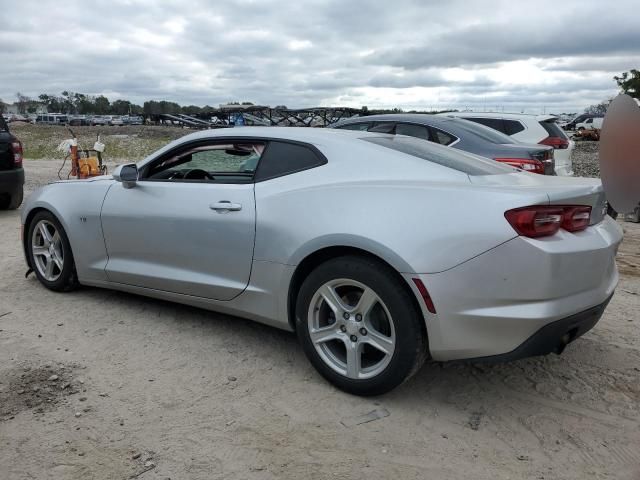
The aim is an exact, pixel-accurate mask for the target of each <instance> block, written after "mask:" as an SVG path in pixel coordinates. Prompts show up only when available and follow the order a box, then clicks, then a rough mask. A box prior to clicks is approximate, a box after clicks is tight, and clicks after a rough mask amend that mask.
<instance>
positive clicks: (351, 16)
mask: <svg viewBox="0 0 640 480" xmlns="http://www.w3.org/2000/svg"><path fill="white" fill-rule="evenodd" d="M0 12H2V26H1V27H0V98H2V99H3V100H4V101H5V102H7V101H8V102H13V101H15V93H16V92H17V91H20V92H22V93H23V94H27V95H36V94H38V93H42V92H47V93H56V94H59V93H60V92H61V91H62V90H72V91H77V92H83V93H90V94H104V95H106V96H108V97H109V98H110V99H111V100H115V99H117V98H126V99H131V100H133V101H136V102H139V103H142V102H143V101H144V100H148V99H167V100H173V101H176V102H179V103H181V104H196V105H205V104H209V105H213V106H217V105H218V104H220V103H226V102H228V101H234V100H238V101H252V102H254V103H259V104H264V105H271V106H275V105H287V106H289V107H311V106H339V105H340V106H353V107H360V106H362V105H367V106H369V108H372V107H382V106H385V107H396V106H397V107H401V108H421V109H428V108H445V107H446V108H451V107H453V108H465V107H469V108H475V109H483V108H487V109H496V108H498V109H503V108H504V110H505V111H521V110H523V109H525V110H526V111H530V112H537V111H542V109H544V108H545V107H546V111H547V112H549V111H552V112H556V113H559V112H562V111H572V112H574V111H578V110H582V109H583V108H584V107H585V106H587V105H589V104H592V103H597V102H599V101H601V100H603V99H605V98H607V97H609V96H612V95H614V94H615V93H616V90H617V89H616V85H615V82H614V81H613V79H612V77H613V75H614V74H619V73H621V72H622V71H626V70H629V69H630V68H640V24H639V23H638V13H637V1H632V0H615V1H608V2H604V1H595V0H593V1H589V0H578V1H574V0H562V1H558V0H554V1H529V2H524V3H523V2H515V1H501V0H487V1H480V0H478V1H473V2H472V1H470V0H467V1H456V0H423V1H419V0H414V1H412V0H393V1H366V2H365V1H354V0H324V1H320V0H318V1H315V0H312V1H307V0H305V1H302V0H299V1H293V0H260V1H258V0H255V1H252V0H225V1H217V2H216V1H198V0H188V1H177V0H176V1H159V0H158V1H153V0H140V1H136V0H131V1H128V0H108V1H95V2H89V1H82V0H77V1H76V0H65V1H28V0H22V1H17V0H0Z"/></svg>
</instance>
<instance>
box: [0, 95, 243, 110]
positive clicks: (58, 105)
mask: <svg viewBox="0 0 640 480" xmlns="http://www.w3.org/2000/svg"><path fill="white" fill-rule="evenodd" d="M15 103H16V106H17V108H18V113H20V114H23V115H26V114H29V113H37V111H38V109H39V107H45V108H46V109H47V112H49V113H65V114H76V115H142V114H145V115H160V114H163V113H167V114H173V115H175V114H177V113H183V114H186V115H199V114H207V113H212V112H214V111H215V110H216V109H215V108H214V107H211V106H209V105H206V106H204V107H200V106H198V105H184V106H183V105H180V104H178V103H176V102H168V101H166V100H159V101H157V100H148V101H146V102H144V104H143V105H137V104H135V103H132V102H130V101H129V100H114V101H113V102H111V101H110V100H109V99H108V98H107V97H105V96H104V95H87V94H84V93H77V92H70V91H66V90H65V91H64V92H62V93H61V94H60V95H55V94H49V93H42V94H40V95H38V96H37V97H29V96H27V95H23V94H22V93H20V92H18V93H16V102H15ZM232 104H237V105H240V104H242V105H253V103H251V102H242V103H240V102H232ZM3 107H4V108H3ZM5 110H6V104H5V103H4V102H3V101H2V100H0V113H2V112H4V111H5Z"/></svg>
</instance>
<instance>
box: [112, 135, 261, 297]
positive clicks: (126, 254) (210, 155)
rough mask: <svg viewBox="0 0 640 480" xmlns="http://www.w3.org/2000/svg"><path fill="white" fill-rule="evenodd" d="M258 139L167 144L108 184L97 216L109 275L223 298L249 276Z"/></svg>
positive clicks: (118, 280) (242, 285) (117, 279)
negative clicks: (124, 178)
mask: <svg viewBox="0 0 640 480" xmlns="http://www.w3.org/2000/svg"><path fill="white" fill-rule="evenodd" d="M264 146H265V144H264V142H255V143H252V142H251V141H242V142H240V143H238V142H237V141H235V140H232V141H230V140H227V141H216V142H208V143H206V142H205V144H204V145H203V144H202V142H201V143H199V144H197V145H187V146H184V147H181V148H179V149H178V150H177V151H172V152H169V153H168V154H166V155H164V156H162V157H161V158H159V159H157V160H156V161H154V162H152V163H151V164H149V165H145V167H143V168H142V169H141V170H140V172H139V179H138V181H137V182H136V184H135V186H134V187H133V188H124V184H123V183H116V184H114V185H113V186H112V187H111V188H110V190H109V192H108V193H107V196H106V198H105V200H104V204H103V207H102V213H101V220H102V228H103V234H104V240H105V246H106V249H107V253H108V257H109V258H108V262H107V265H106V268H105V271H106V275H107V277H108V279H109V280H110V281H112V282H116V283H121V284H126V285H134V286H138V287H145V288H150V289H155V290H163V291H168V292H174V293H180V294H185V295H194V296H197V297H204V298H211V299H216V300H230V299H232V298H234V297H235V296H237V295H238V294H240V293H241V292H242V291H243V290H244V289H245V288H246V286H247V284H248V283H249V276H250V273H251V264H252V260H253V248H254V237H255V215H256V214H255V197H254V183H253V173H254V171H255V168H256V166H257V164H258V161H259V158H260V155H261V153H262V151H263V150H264Z"/></svg>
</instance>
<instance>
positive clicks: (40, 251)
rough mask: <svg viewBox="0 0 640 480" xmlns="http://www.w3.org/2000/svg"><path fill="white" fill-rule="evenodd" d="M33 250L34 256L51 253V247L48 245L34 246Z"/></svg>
mask: <svg viewBox="0 0 640 480" xmlns="http://www.w3.org/2000/svg"><path fill="white" fill-rule="evenodd" d="M31 251H32V252H33V255H34V256H40V255H42V256H45V257H46V256H48V255H49V249H48V248H47V247H33V249H32V250H31Z"/></svg>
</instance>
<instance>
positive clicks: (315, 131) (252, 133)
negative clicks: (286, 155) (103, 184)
mask: <svg viewBox="0 0 640 480" xmlns="http://www.w3.org/2000/svg"><path fill="white" fill-rule="evenodd" d="M380 136H385V137H386V136H389V137H391V136H392V135H387V134H384V133H370V132H363V131H353V130H336V129H331V128H313V127H307V128H304V127H232V128H215V129H209V130H200V131H198V132H194V133H191V134H189V135H185V136H184V137H180V138H178V139H177V140H174V141H173V142H171V143H169V144H167V145H165V146H164V147H162V148H161V149H160V150H157V151H155V152H153V153H152V154H151V155H149V156H147V157H146V158H145V159H144V160H142V161H141V162H140V163H139V165H145V164H146V163H147V162H149V161H151V160H152V159H153V158H157V157H158V156H159V155H162V154H164V153H165V152H167V151H169V150H171V149H173V148H175V147H178V146H180V145H182V144H185V143H189V142H193V141H198V140H209V139H212V140H215V139H216V138H225V137H226V138H245V137H247V138H258V139H273V140H290V141H294V142H302V143H308V144H311V145H316V146H321V145H322V144H323V143H326V142H340V141H348V140H349V139H354V138H364V137H380Z"/></svg>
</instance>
